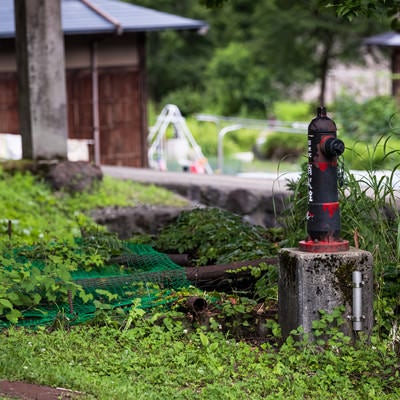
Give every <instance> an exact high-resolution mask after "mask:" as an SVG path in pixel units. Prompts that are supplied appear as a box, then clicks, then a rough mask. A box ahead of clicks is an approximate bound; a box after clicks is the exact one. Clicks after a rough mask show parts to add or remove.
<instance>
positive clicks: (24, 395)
mask: <svg viewBox="0 0 400 400" xmlns="http://www.w3.org/2000/svg"><path fill="white" fill-rule="evenodd" d="M79 395H80V393H79V392H74V391H71V390H69V389H64V388H52V387H48V386H41V385H34V384H31V383H25V382H10V381H0V396H7V397H9V398H10V399H21V400H60V399H62V400H67V399H79Z"/></svg>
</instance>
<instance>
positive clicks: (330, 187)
mask: <svg viewBox="0 0 400 400" xmlns="http://www.w3.org/2000/svg"><path fill="white" fill-rule="evenodd" d="M343 152H344V143H343V142H342V141H341V140H340V139H338V138H337V137H336V124H335V122H334V121H333V120H332V119H330V118H328V117H327V115H326V109H325V107H318V111H317V117H316V118H314V119H313V120H312V121H311V122H310V125H309V126H308V168H307V174H308V211H307V216H306V219H307V233H308V238H307V240H302V241H300V242H299V248H300V250H303V251H308V252H313V253H324V252H337V251H346V250H348V249H349V242H348V241H347V240H342V239H340V208H339V200H338V197H339V196H338V186H337V185H338V183H337V165H338V163H337V159H338V157H339V156H340V155H341V154H343Z"/></svg>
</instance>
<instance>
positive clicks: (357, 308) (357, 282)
mask: <svg viewBox="0 0 400 400" xmlns="http://www.w3.org/2000/svg"><path fill="white" fill-rule="evenodd" d="M352 281H353V307H352V311H353V315H349V316H348V318H349V319H351V320H352V322H353V330H354V331H362V330H363V321H364V320H365V315H363V313H362V288H363V286H364V282H363V280H362V275H361V272H360V271H353V273H352Z"/></svg>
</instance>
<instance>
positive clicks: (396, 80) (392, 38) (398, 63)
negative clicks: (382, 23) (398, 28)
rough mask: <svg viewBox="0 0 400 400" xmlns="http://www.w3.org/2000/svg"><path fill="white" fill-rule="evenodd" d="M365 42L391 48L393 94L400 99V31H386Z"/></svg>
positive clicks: (369, 44) (368, 44)
mask: <svg viewBox="0 0 400 400" xmlns="http://www.w3.org/2000/svg"><path fill="white" fill-rule="evenodd" d="M364 44H365V45H367V46H378V47H386V48H389V49H390V50H391V73H392V95H393V96H394V97H395V98H396V99H397V100H398V101H400V33H398V32H385V33H382V34H379V35H375V36H371V37H369V38H367V39H365V40H364Z"/></svg>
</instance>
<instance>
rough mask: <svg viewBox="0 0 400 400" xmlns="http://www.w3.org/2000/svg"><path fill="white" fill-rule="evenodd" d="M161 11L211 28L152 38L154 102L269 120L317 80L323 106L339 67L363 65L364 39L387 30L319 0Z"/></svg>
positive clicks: (212, 1)
mask: <svg viewBox="0 0 400 400" xmlns="http://www.w3.org/2000/svg"><path fill="white" fill-rule="evenodd" d="M132 1H134V2H135V3H136V4H141V5H144V6H148V7H151V6H153V3H154V2H152V1H151V0H132ZM204 5H211V6H213V8H207V7H205V6H204ZM157 9H159V10H161V11H166V12H171V13H175V14H179V15H183V16H185V17H190V18H197V19H203V20H206V21H207V22H208V24H209V26H210V29H209V32H208V34H207V35H206V36H199V35H197V34H195V33H194V32H172V31H167V32H158V33H151V34H149V36H148V37H149V41H148V52H149V57H148V66H149V84H150V97H151V98H152V99H153V100H155V101H157V102H162V101H163V100H162V99H163V98H166V96H167V95H168V93H172V92H174V93H179V95H180V98H181V99H182V98H184V96H182V94H184V93H188V94H189V93H193V92H197V93H199V94H200V95H199V96H198V97H201V98H203V99H205V103H206V105H207V106H208V107H207V108H208V109H210V107H209V105H210V104H213V103H214V102H215V104H217V107H218V110H219V111H218V112H222V111H221V110H223V112H224V114H231V115H232V114H237V113H246V112H247V113H249V115H251V114H254V113H257V114H258V115H260V114H261V115H263V114H264V115H265V110H266V108H267V107H268V105H269V104H270V103H272V102H274V101H275V100H279V99H280V98H288V97H291V98H293V97H298V96H300V95H301V92H302V90H304V87H305V85H307V84H310V83H314V82H315V80H316V79H319V80H320V82H321V86H320V96H319V99H318V101H319V103H321V104H324V102H325V101H324V100H325V99H324V95H325V86H326V78H327V74H328V72H329V70H330V68H332V66H333V63H334V61H336V60H340V61H345V62H346V61H351V62H356V61H357V60H359V61H360V60H361V51H360V48H361V46H360V45H361V42H362V39H363V38H364V37H366V36H369V35H371V34H374V33H376V32H378V31H379V30H381V29H382V25H380V24H377V23H376V22H375V21H373V20H370V19H367V18H366V17H359V18H357V22H351V21H349V20H348V19H344V18H342V17H339V16H337V14H336V10H335V8H334V7H327V6H326V5H324V6H321V1H320V0H259V1H252V0H235V1H230V0H185V1H180V2H176V1H174V0H160V1H159V2H158V3H157ZM217 88H218V90H217ZM217 92H218V93H217ZM168 99H169V100H170V97H169V98H168ZM189 102H190V99H188V102H187V103H189ZM199 111H201V110H199Z"/></svg>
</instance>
